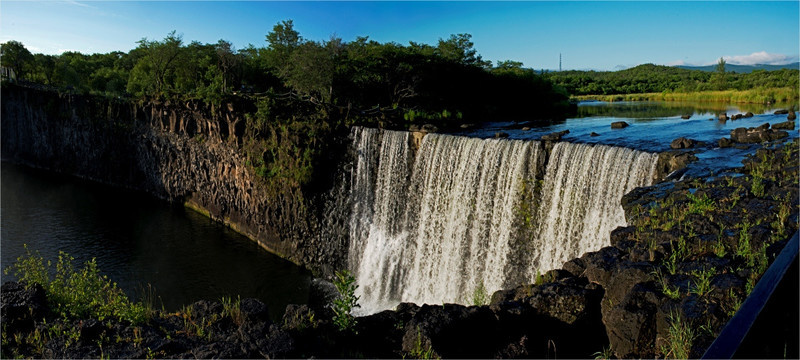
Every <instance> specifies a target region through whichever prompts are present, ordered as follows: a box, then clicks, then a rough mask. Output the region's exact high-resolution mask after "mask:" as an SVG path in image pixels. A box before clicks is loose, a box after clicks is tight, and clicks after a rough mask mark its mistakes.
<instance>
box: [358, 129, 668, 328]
mask: <svg viewBox="0 0 800 360" xmlns="http://www.w3.org/2000/svg"><path fill="white" fill-rule="evenodd" d="M351 135H352V137H353V145H354V150H355V151H356V154H355V155H356V156H355V159H354V168H353V171H352V175H351V189H350V193H349V197H350V204H351V206H352V208H351V217H350V248H349V266H350V268H351V270H352V271H353V272H354V273H355V276H356V279H357V281H358V285H359V288H358V292H357V294H358V295H359V296H360V297H361V300H360V303H361V305H362V309H361V310H362V312H363V313H371V312H375V311H379V310H383V309H387V308H391V307H393V306H394V305H396V304H397V303H399V302H401V301H409V302H415V303H429V304H431V303H443V302H455V303H469V302H470V301H471V297H472V295H473V293H474V292H475V291H476V290H477V289H479V288H484V289H486V291H487V292H488V293H489V294H491V292H493V291H495V290H499V289H502V288H504V287H509V286H514V285H516V284H517V283H519V282H521V281H532V280H533V277H534V276H535V274H536V273H537V272H543V271H546V270H549V269H552V268H556V267H560V266H561V264H562V263H563V262H564V261H566V260H568V259H569V258H572V257H575V256H580V255H581V254H582V253H583V252H585V251H590V250H593V249H597V248H600V247H602V246H604V245H605V244H607V243H608V233H609V232H610V230H612V229H613V228H614V227H616V226H618V225H624V224H625V219H624V214H623V212H622V207H621V206H620V205H619V199H620V198H621V196H622V195H623V194H624V193H625V192H627V191H629V190H630V189H632V188H633V187H636V186H642V185H647V184H648V183H649V182H650V179H651V178H652V174H653V171H654V169H655V156H656V155H654V154H650V153H645V152H640V151H635V150H630V149H625V148H618V147H611V146H601V145H595V146H592V145H581V144H570V143H558V144H556V145H555V147H554V148H553V149H552V152H551V155H550V161H549V163H548V164H547V167H546V170H545V171H544V173H537V171H541V168H542V166H541V164H543V162H544V160H545V154H544V149H543V147H542V144H541V143H540V142H538V141H521V140H499V139H477V138H468V137H460V136H451V135H441V134H428V135H426V136H424V137H423V138H422V142H421V144H420V145H419V148H418V149H415V148H414V146H413V145H412V138H411V134H410V133H408V132H400V131H384V130H376V129H367V128H358V127H356V128H353V131H352V134H351ZM537 179H544V180H543V181H542V180H537ZM537 183H538V185H537ZM537 188H538V189H541V191H540V192H537V191H534V189H537ZM538 193H541V195H536V194H538ZM534 195H536V196H534Z"/></svg>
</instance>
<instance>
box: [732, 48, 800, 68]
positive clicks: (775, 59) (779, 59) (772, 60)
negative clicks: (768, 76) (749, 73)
mask: <svg viewBox="0 0 800 360" xmlns="http://www.w3.org/2000/svg"><path fill="white" fill-rule="evenodd" d="M722 58H723V59H725V61H727V62H729V63H731V64H737V65H755V64H765V65H782V64H788V63H792V62H795V61H797V59H798V57H797V56H789V55H783V54H770V53H768V52H766V51H760V52H754V53H752V54H750V55H733V56H723V57H722Z"/></svg>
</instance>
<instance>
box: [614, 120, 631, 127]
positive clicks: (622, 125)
mask: <svg viewBox="0 0 800 360" xmlns="http://www.w3.org/2000/svg"><path fill="white" fill-rule="evenodd" d="M628 126H629V124H628V123H626V122H624V121H615V122H612V123H611V128H612V129H624V128H626V127H628Z"/></svg>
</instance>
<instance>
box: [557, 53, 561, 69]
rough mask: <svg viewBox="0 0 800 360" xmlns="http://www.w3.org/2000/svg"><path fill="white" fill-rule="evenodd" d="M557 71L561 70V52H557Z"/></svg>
mask: <svg viewBox="0 0 800 360" xmlns="http://www.w3.org/2000/svg"><path fill="white" fill-rule="evenodd" d="M558 71H559V72H561V53H558Z"/></svg>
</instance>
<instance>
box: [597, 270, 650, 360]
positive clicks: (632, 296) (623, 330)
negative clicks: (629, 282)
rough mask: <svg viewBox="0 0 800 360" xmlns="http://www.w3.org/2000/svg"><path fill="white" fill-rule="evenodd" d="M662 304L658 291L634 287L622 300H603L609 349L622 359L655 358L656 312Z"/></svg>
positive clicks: (640, 286)
mask: <svg viewBox="0 0 800 360" xmlns="http://www.w3.org/2000/svg"><path fill="white" fill-rule="evenodd" d="M660 303H661V296H660V294H659V293H658V291H657V290H655V289H654V288H652V286H648V285H646V284H636V285H634V287H633V288H632V289H631V291H629V292H628V293H626V294H625V296H624V297H623V298H622V300H621V301H618V302H616V303H611V302H609V301H607V300H606V299H605V298H604V299H603V302H602V306H603V323H604V324H605V326H606V333H607V335H608V341H609V343H610V345H611V349H612V350H613V351H614V352H615V353H616V355H617V357H619V358H621V359H626V358H646V357H654V355H656V352H657V351H656V348H655V344H656V337H657V325H656V313H657V310H658V308H659V305H660Z"/></svg>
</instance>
